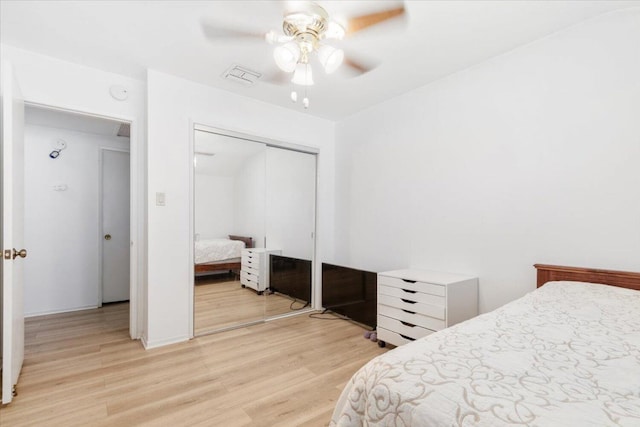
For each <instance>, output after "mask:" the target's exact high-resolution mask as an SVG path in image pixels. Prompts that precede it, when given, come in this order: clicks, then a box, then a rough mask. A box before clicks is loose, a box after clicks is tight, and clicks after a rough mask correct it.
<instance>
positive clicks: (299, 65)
mask: <svg viewBox="0 0 640 427" xmlns="http://www.w3.org/2000/svg"><path fill="white" fill-rule="evenodd" d="M283 3H284V6H285V7H284V13H283V20H282V31H276V30H273V29H271V30H269V31H266V32H262V33H260V32H247V31H240V30H238V29H235V28H226V27H225V26H224V25H220V24H213V23H211V22H207V21H205V22H203V24H202V25H203V30H204V33H205V35H206V36H207V37H208V38H209V39H210V40H211V41H220V40H221V39H228V38H233V37H237V38H256V39H258V38H260V39H263V40H264V41H266V42H267V43H268V44H270V45H275V46H276V47H275V49H274V50H273V58H274V62H275V64H276V65H277V66H278V68H279V70H281V71H282V72H284V73H288V74H291V77H289V78H288V79H274V80H272V82H274V83H279V82H283V83H284V82H286V80H290V81H291V83H292V84H293V85H295V86H303V87H306V86H311V85H313V84H314V81H313V70H312V66H311V64H310V60H311V59H312V58H313V57H315V59H317V61H318V62H319V64H320V66H321V68H322V69H323V70H324V71H325V72H326V73H327V74H331V73H333V72H334V71H336V70H337V69H338V68H340V67H341V65H343V64H344V65H345V66H346V67H349V68H350V69H351V70H352V71H354V72H355V73H356V74H363V73H366V72H368V71H370V70H371V69H373V68H375V67H374V66H371V65H365V64H363V63H362V62H359V61H357V60H355V59H353V58H351V57H349V56H345V53H344V51H343V50H342V49H340V48H339V47H335V46H333V44H336V43H340V41H341V40H343V39H344V38H348V37H349V36H351V35H353V34H354V33H356V32H358V31H362V30H364V29H366V28H369V27H372V26H374V25H377V24H380V23H382V22H385V21H389V20H392V19H399V18H403V17H404V15H405V13H406V12H405V8H404V2H394V4H393V5H392V6H391V7H390V8H387V9H384V10H379V8H378V10H375V11H373V12H370V13H365V14H362V15H358V16H352V17H350V18H347V19H342V20H340V19H336V18H334V17H333V16H331V15H330V14H329V13H328V12H327V10H326V9H325V8H324V7H322V6H321V5H320V4H319V3H320V2H318V3H316V2H311V1H286V2H283ZM324 3H326V4H328V5H329V4H331V3H333V5H334V6H339V3H341V2H324ZM357 3H358V4H359V5H365V4H366V3H375V2H357ZM315 59H314V61H315ZM291 99H292V101H294V102H296V101H297V91H296V90H295V88H294V90H293V91H292V92H291ZM302 104H303V105H304V107H305V108H308V107H309V99H308V98H307V96H306V90H305V97H304V98H303V100H302Z"/></svg>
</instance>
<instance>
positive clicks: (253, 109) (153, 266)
mask: <svg viewBox="0 0 640 427" xmlns="http://www.w3.org/2000/svg"><path fill="white" fill-rule="evenodd" d="M147 83H148V87H147V91H148V98H147V105H148V116H147V119H148V153H147V164H148V190H149V198H148V257H149V276H148V307H149V311H148V331H147V332H148V335H147V336H146V337H144V342H145V345H146V346H147V347H155V346H158V345H163V344H167V343H170V342H177V341H183V340H186V339H188V338H189V336H190V324H191V322H192V319H191V315H190V307H191V305H192V304H193V301H192V291H193V289H192V286H191V283H192V281H193V265H192V264H191V262H190V255H189V254H190V253H191V252H192V248H191V238H190V234H191V233H192V232H193V231H192V227H190V226H189V224H190V221H191V219H190V206H189V204H190V200H189V197H190V196H189V186H190V179H191V178H190V165H192V164H193V160H192V157H191V156H192V154H191V153H190V138H192V133H193V122H196V123H200V124H205V125H209V126H214V127H217V128H222V129H229V130H233V131H238V132H244V133H247V134H252V135H258V136H262V137H267V138H272V139H277V140H281V141H286V142H292V143H297V144H302V145H307V146H313V147H319V148H320V150H321V155H320V158H319V163H320V166H319V174H320V177H321V178H320V179H321V182H320V191H319V200H320V201H319V203H320V206H321V207H320V213H319V223H318V227H319V239H318V245H319V246H320V247H319V250H320V256H331V255H332V253H333V233H332V231H331V230H333V214H332V213H333V189H334V181H333V156H334V151H333V150H334V148H333V142H334V135H335V133H334V131H335V128H334V125H333V123H332V122H329V121H326V120H322V119H317V118H314V117H311V116H309V115H307V114H304V113H297V112H292V111H290V110H286V109H282V108H278V107H274V106H273V105H269V104H265V103H262V102H258V101H255V100H251V99H249V98H245V97H241V96H237V95H233V94H231V93H229V92H225V91H222V90H218V89H213V88H210V87H207V86H203V85H199V84H195V83H192V82H189V81H187V80H183V79H180V78H177V77H173V76H170V75H167V74H164V73H160V72H157V71H154V70H149V72H148V75H147ZM283 96H286V92H285V91H283ZM156 192H164V193H166V206H156V205H155V194H156ZM316 273H317V272H316Z"/></svg>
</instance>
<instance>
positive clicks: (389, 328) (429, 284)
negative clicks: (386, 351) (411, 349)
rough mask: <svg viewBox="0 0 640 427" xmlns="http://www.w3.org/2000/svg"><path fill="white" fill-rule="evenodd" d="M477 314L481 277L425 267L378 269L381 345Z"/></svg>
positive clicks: (397, 342)
mask: <svg viewBox="0 0 640 427" xmlns="http://www.w3.org/2000/svg"><path fill="white" fill-rule="evenodd" d="M477 315H478V278H477V277H470V276H463V275H458V274H451V273H440V272H436V271H426V270H395V271H387V272H383V273H378V317H377V322H378V325H377V333H378V340H379V341H378V345H380V347H384V346H385V344H386V343H391V344H394V345H396V346H399V345H402V344H406V343H408V342H411V341H413V340H415V339H417V338H422V337H424V336H427V335H429V334H431V333H433V332H435V331H439V330H441V329H444V328H447V327H449V326H451V325H455V324H456V323H460V322H462V321H464V320H467V319H470V318H472V317H474V316H477Z"/></svg>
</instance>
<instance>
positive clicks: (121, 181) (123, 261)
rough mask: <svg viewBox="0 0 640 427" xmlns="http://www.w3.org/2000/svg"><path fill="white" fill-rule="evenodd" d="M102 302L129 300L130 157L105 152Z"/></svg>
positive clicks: (106, 150)
mask: <svg viewBox="0 0 640 427" xmlns="http://www.w3.org/2000/svg"><path fill="white" fill-rule="evenodd" d="M101 157H102V177H101V181H102V302H103V303H106V302H115V301H128V300H129V247H130V243H129V242H130V240H129V153H127V152H124V151H116V150H108V149H103V150H102V156H101Z"/></svg>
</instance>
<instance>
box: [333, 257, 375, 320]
mask: <svg viewBox="0 0 640 427" xmlns="http://www.w3.org/2000/svg"><path fill="white" fill-rule="evenodd" d="M377 288H378V275H377V274H376V273H374V272H372V271H365V270H358V269H355V268H351V267H343V266H340V265H334V264H327V263H322V306H323V307H324V308H325V309H327V310H331V311H333V312H334V313H337V314H340V315H342V316H346V317H348V318H349V319H351V320H353V321H356V322H358V323H361V324H363V325H366V326H369V327H371V328H375V326H376V313H377V299H378V298H377Z"/></svg>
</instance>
